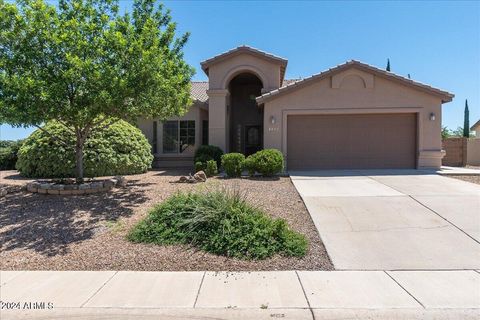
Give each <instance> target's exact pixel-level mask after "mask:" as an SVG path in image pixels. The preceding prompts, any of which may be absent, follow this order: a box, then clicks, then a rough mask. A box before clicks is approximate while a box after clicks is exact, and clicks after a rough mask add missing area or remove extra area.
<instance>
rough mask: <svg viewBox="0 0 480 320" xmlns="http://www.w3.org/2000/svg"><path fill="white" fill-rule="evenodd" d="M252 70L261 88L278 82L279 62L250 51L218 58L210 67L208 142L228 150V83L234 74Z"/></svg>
mask: <svg viewBox="0 0 480 320" xmlns="http://www.w3.org/2000/svg"><path fill="white" fill-rule="evenodd" d="M244 72H249V73H252V74H255V75H256V76H257V77H258V78H259V79H260V80H261V81H262V84H263V90H264V91H271V90H274V89H277V88H278V87H279V86H280V74H281V70H280V65H278V64H275V63H273V62H271V61H268V60H266V59H264V58H259V57H257V56H254V55H252V54H249V53H242V54H239V55H236V56H233V57H229V58H228V59H226V60H224V61H219V62H217V63H215V64H213V65H211V66H210V67H209V70H208V79H209V80H208V81H209V90H208V91H207V93H208V97H209V101H208V103H209V139H210V144H213V145H216V146H218V147H220V148H222V149H223V150H224V151H228V150H229V141H230V139H229V130H230V128H229V121H228V120H229V101H230V99H229V92H228V85H229V83H230V80H232V79H233V78H234V77H235V76H236V75H238V74H240V73H244Z"/></svg>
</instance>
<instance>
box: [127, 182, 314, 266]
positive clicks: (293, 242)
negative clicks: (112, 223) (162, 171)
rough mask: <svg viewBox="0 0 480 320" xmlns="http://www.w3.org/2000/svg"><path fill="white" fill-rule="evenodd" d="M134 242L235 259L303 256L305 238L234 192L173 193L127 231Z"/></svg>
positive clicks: (305, 245)
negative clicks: (192, 248) (187, 246)
mask: <svg viewBox="0 0 480 320" xmlns="http://www.w3.org/2000/svg"><path fill="white" fill-rule="evenodd" d="M128 239H129V240H130V241H133V242H146V243H156V244H161V245H169V244H190V245H193V246H196V247H198V248H200V249H202V250H205V251H207V252H211V253H214V254H217V255H224V256H228V257H235V258H240V259H264V258H267V257H270V256H272V255H274V254H275V253H280V254H282V255H285V256H299V257H300V256H304V255H305V254H306V252H307V247H308V241H307V239H306V238H305V236H304V235H302V234H300V233H297V232H295V231H293V230H291V229H290V228H289V227H288V225H287V223H286V222H285V220H282V219H273V218H271V217H269V216H267V215H266V214H265V213H264V212H263V211H262V210H260V209H259V208H256V207H254V206H252V205H250V204H249V203H248V202H247V201H246V200H245V196H244V195H242V194H240V193H239V192H233V191H228V190H216V191H213V192H203V193H198V192H189V193H178V194H175V195H173V196H171V197H170V198H168V199H167V200H166V201H164V202H163V203H161V204H159V205H157V206H155V207H154V208H153V209H152V210H151V211H150V213H149V214H148V216H147V217H146V218H145V219H144V220H142V221H140V222H139V223H138V224H137V225H136V226H135V227H134V228H133V229H132V230H131V231H130V232H129V234H128Z"/></svg>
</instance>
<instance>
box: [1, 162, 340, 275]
mask: <svg viewBox="0 0 480 320" xmlns="http://www.w3.org/2000/svg"><path fill="white" fill-rule="evenodd" d="M182 174H185V172H181V171H172V170H169V171H150V172H148V173H145V174H140V175H133V176H128V177H127V179H128V184H127V187H126V188H118V189H115V190H114V191H113V192H108V193H102V194H91V195H80V196H75V195H74V196H72V195H70V196H62V195H42V194H31V193H27V192H17V193H12V194H8V195H7V196H5V197H4V198H1V199H0V207H1V208H2V209H1V213H0V239H1V253H0V261H1V262H0V269H2V270H16V269H27V270H107V269H108V270H231V271H238V270H292V269H296V270H330V269H332V268H333V267H332V264H331V262H330V260H329V258H328V255H327V253H326V251H325V248H324V246H323V244H322V242H321V239H320V237H319V235H318V232H317V230H316V228H315V226H314V224H313V222H312V220H311V218H310V216H309V214H308V212H307V210H306V208H305V206H304V204H303V202H302V200H301V199H300V197H299V195H298V193H297V192H296V190H295V188H294V186H293V185H292V183H291V181H290V179H289V178H288V177H280V178H252V179H248V178H242V179H223V178H212V179H209V180H208V181H207V182H206V183H198V184H183V183H174V181H176V180H178V177H179V176H180V175H182ZM15 175H16V173H15V172H14V171H10V172H5V171H3V172H2V179H1V180H0V183H8V184H19V183H26V182H28V180H19V179H18V178H16V177H18V176H15ZM19 181H21V182H19ZM219 187H227V188H236V189H238V190H240V191H242V192H246V193H247V198H248V200H249V201H250V202H251V203H253V204H256V205H258V206H260V207H261V208H263V209H264V210H265V211H266V212H267V213H268V214H269V215H271V216H273V217H275V218H284V219H285V220H286V221H287V222H288V223H289V225H290V226H291V227H292V229H293V230H296V231H298V232H300V233H303V234H304V235H305V236H306V237H307V238H308V240H309V250H308V253H307V255H306V256H305V257H303V258H294V257H283V256H280V255H276V256H274V257H272V258H268V259H266V260H256V261H252V260H251V261H245V260H238V259H231V258H226V257H222V256H216V255H213V254H209V253H205V252H203V251H199V250H196V249H193V248H191V247H188V246H184V245H173V246H158V245H154V244H135V243H131V242H129V241H128V240H126V238H125V237H126V234H127V233H128V231H129V230H130V229H131V227H132V226H133V225H135V223H137V222H138V221H139V220H140V219H142V218H143V217H144V216H145V215H146V214H147V212H148V211H149V209H150V208H151V207H152V206H153V205H154V204H156V203H158V202H161V201H162V200H164V199H166V198H167V197H168V196H169V195H172V194H173V193H175V192H176V191H180V190H192V189H195V188H219Z"/></svg>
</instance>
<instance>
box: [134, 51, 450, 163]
mask: <svg viewBox="0 0 480 320" xmlns="http://www.w3.org/2000/svg"><path fill="white" fill-rule="evenodd" d="M201 67H202V70H203V71H204V72H205V73H206V74H207V75H208V82H192V88H191V92H192V97H193V100H194V103H193V105H192V106H191V108H190V109H189V112H188V113H187V114H185V115H184V116H183V117H178V118H171V119H169V120H168V121H165V122H163V123H162V122H159V121H155V120H141V121H140V122H139V124H138V125H139V127H140V128H141V129H142V131H143V132H144V133H145V135H146V136H147V137H148V139H149V141H150V142H151V143H152V146H153V152H154V154H155V159H156V160H155V164H154V165H156V166H165V167H168V166H183V165H189V166H191V165H192V163H193V162H192V160H193V154H194V151H195V149H196V148H197V147H198V146H200V145H201V144H211V145H216V146H219V147H220V148H222V149H223V150H224V151H225V152H241V153H244V154H246V155H249V154H252V153H254V152H256V151H257V150H260V149H263V148H276V149H279V150H280V151H282V152H283V154H284V155H285V159H286V167H287V170H299V169H357V168H358V169H362V168H438V167H440V166H441V159H442V157H443V153H442V143H441V134H440V132H441V120H442V119H441V118H442V104H443V103H446V102H450V101H452V98H453V96H454V95H453V94H451V93H448V92H446V91H443V90H439V89H436V88H433V87H430V86H428V85H425V84H422V83H419V82H416V81H412V80H410V79H407V78H404V77H401V76H398V75H395V74H393V73H391V72H387V71H384V70H381V69H378V68H375V67H372V66H370V65H367V64H365V63H362V62H359V61H355V60H352V61H348V62H346V63H344V64H341V65H338V66H336V67H333V68H331V69H329V70H326V71H324V72H321V73H318V74H315V75H313V76H311V77H308V78H305V79H293V80H289V79H285V70H286V68H287V60H286V59H284V58H280V57H278V56H275V55H273V54H269V53H266V52H263V51H261V50H258V49H255V48H251V47H248V46H240V47H237V48H234V49H232V50H230V51H227V52H224V53H222V54H219V55H217V56H214V57H213V58H210V59H208V60H205V61H203V62H202V63H201Z"/></svg>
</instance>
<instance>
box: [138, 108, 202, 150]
mask: <svg viewBox="0 0 480 320" xmlns="http://www.w3.org/2000/svg"><path fill="white" fill-rule="evenodd" d="M205 117H206V111H205V110H202V109H201V108H200V107H199V106H198V105H193V106H192V107H190V109H189V111H188V112H187V113H186V114H185V115H184V116H181V117H171V118H169V119H168V120H194V121H195V148H194V149H196V148H198V147H199V146H200V145H201V143H202V140H201V138H202V136H201V135H202V131H201V130H202V127H201V126H202V123H201V120H203V119H205ZM153 121H154V120H153V119H139V120H138V121H137V126H138V128H139V129H140V130H141V131H142V132H143V134H144V135H145V136H146V137H147V139H148V142H149V143H150V144H152V142H153ZM162 142H163V123H162V122H161V121H159V120H157V153H156V154H155V155H156V156H162V157H175V158H178V157H192V156H193V154H194V149H191V150H190V149H189V150H185V151H184V152H182V153H163V143H162Z"/></svg>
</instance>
